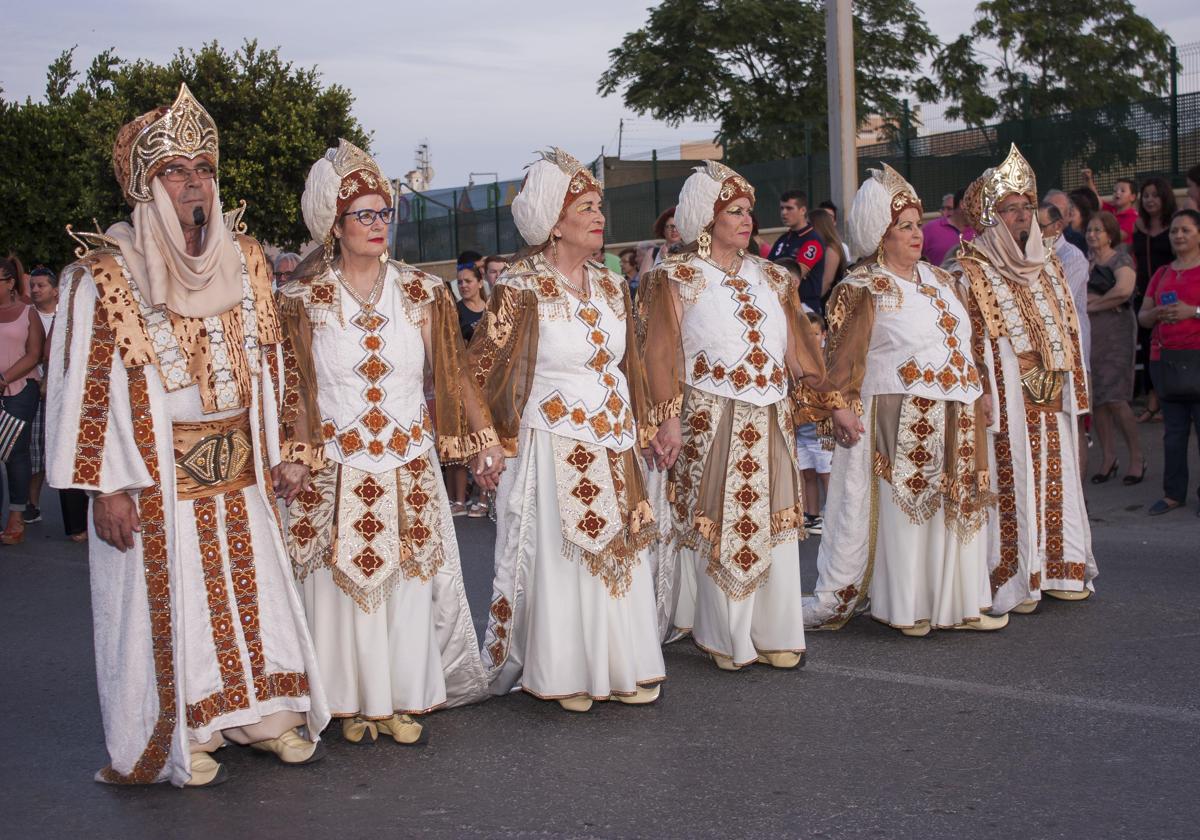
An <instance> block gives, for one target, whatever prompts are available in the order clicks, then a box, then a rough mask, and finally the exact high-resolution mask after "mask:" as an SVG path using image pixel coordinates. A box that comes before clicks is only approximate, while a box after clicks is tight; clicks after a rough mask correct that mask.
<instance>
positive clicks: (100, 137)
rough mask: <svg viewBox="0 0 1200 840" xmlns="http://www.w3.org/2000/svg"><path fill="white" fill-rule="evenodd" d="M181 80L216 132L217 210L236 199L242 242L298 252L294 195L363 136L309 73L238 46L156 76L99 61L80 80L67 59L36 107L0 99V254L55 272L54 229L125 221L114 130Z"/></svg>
mask: <svg viewBox="0 0 1200 840" xmlns="http://www.w3.org/2000/svg"><path fill="white" fill-rule="evenodd" d="M181 81H184V82H187V85H188V87H189V88H191V90H192V92H193V93H194V94H195V95H196V98H197V99H199V100H200V102H201V103H203V105H204V106H205V108H207V109H208V111H209V113H210V114H212V117H213V119H214V120H215V121H216V124H217V128H218V131H219V132H220V143H221V161H220V174H219V177H220V181H221V199H222V201H223V202H224V204H225V206H226V207H227V208H229V207H233V206H236V204H237V203H238V202H239V201H241V200H245V201H246V203H247V205H248V206H247V210H246V215H245V217H244V221H245V222H246V224H247V226H248V228H249V230H250V232H251V233H252V234H254V235H255V236H258V237H261V238H262V239H263V240H265V241H267V242H270V243H272V244H274V245H278V246H281V247H290V248H295V247H298V246H300V245H301V244H302V243H304V242H305V241H307V240H308V238H309V237H308V231H307V229H306V228H305V226H304V222H303V220H302V218H301V215H300V195H301V193H302V192H303V190H304V178H305V176H306V175H307V173H308V169H309V167H310V166H311V165H312V162H313V161H314V160H316V159H317V158H318V157H319V156H320V155H321V154H323V153H324V151H325V149H326V148H328V147H329V146H333V145H336V143H337V139H338V138H339V137H345V138H346V139H348V140H350V141H351V142H353V143H356V144H359V145H361V146H362V147H363V148H367V147H368V146H369V143H370V137H369V136H368V135H367V134H366V133H365V132H364V131H363V129H362V127H361V126H360V125H359V123H358V121H357V120H356V119H355V118H354V117H353V116H352V115H351V113H350V107H351V105H352V104H353V101H354V99H353V97H352V96H351V94H350V92H349V91H348V90H347V89H345V88H343V87H341V86H339V85H330V86H328V87H323V86H322V84H321V79H320V74H319V73H318V71H317V69H316V68H308V69H304V68H297V67H296V66H294V65H293V64H292V63H291V62H286V61H284V60H283V59H282V57H281V56H280V53H279V50H278V49H270V50H263V49H260V48H259V46H258V44H257V42H256V41H246V42H245V43H244V44H243V45H242V46H241V47H240V48H239V49H238V50H236V51H234V52H232V53H230V52H227V51H226V50H224V49H222V48H221V47H220V45H219V44H217V43H216V42H213V43H210V44H206V45H204V46H203V47H202V48H201V49H199V50H192V51H187V52H185V51H183V50H180V51H179V52H178V53H176V55H175V56H174V57H173V58H172V59H171V60H170V61H169V62H168V63H167V64H166V65H158V64H154V63H153V62H149V61H145V60H137V61H132V62H126V61H122V60H121V59H119V58H118V57H117V56H116V54H115V53H114V52H113V51H112V50H106V51H105V52H102V53H100V54H99V55H98V56H96V57H95V58H94V59H93V60H92V62H91V64H90V65H89V66H88V69H87V71H86V72H85V73H84V74H83V77H82V79H81V78H80V73H79V71H78V70H76V69H75V67H74V49H71V50H67V51H65V52H64V53H63V54H62V55H61V56H59V58H58V59H56V60H55V61H54V62H53V63H52V64H51V65H50V68H49V70H48V72H47V77H46V99H45V101H44V102H33V101H31V100H26V101H25V102H23V103H18V102H9V101H5V100H3V99H2V98H0V159H3V160H4V161H5V167H4V171H3V173H2V174H0V202H2V203H3V207H4V212H3V214H0V249H3V250H6V251H7V250H12V251H15V252H16V253H18V254H19V255H20V256H21V257H22V258H23V259H24V260H25V261H26V262H27V263H33V262H47V263H50V264H52V265H56V266H61V265H63V264H64V263H66V262H69V261H70V259H71V255H72V245H73V243H72V242H71V241H70V239H68V238H67V236H66V234H65V233H64V230H63V228H64V225H66V224H67V223H70V224H72V225H74V226H75V227H76V228H83V229H91V228H92V220H93V219H96V220H98V221H99V222H100V223H101V224H102V225H107V224H108V223H110V222H112V221H114V220H116V219H118V218H120V217H122V216H125V215H127V214H128V210H129V208H128V205H126V203H125V200H124V198H123V197H122V195H121V190H120V187H119V186H118V184H117V183H116V181H115V179H114V178H113V170H112V146H113V141H114V140H115V138H116V134H117V131H118V129H119V128H120V127H121V125H123V124H124V123H125V122H127V121H129V120H130V119H132V118H133V117H135V116H137V115H138V114H141V113H144V112H146V111H149V110H150V109H152V108H154V107H156V106H158V105H161V104H164V103H170V102H171V101H173V100H174V98H175V95H176V94H177V93H178V90H179V83H180V82H181ZM0 94H2V92H0Z"/></svg>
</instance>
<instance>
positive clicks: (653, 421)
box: [646, 394, 683, 426]
mask: <svg viewBox="0 0 1200 840" xmlns="http://www.w3.org/2000/svg"><path fill="white" fill-rule="evenodd" d="M682 410H683V394H679V395H677V396H676V397H675V398H674V399H672V400H668V401H667V402H660V403H655V404H654V405H653V406H652V407H651V408H650V414H649V416H647V418H646V422H647V423H649V424H650V425H652V426H661V425H662V424H663V421H665V420H670V419H671V418H672V417H678V416H679V414H680V412H681V411H682Z"/></svg>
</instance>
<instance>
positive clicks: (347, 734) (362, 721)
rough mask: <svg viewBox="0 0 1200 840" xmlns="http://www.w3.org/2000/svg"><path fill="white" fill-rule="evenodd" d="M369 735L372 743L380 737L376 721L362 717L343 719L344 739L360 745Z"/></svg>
mask: <svg viewBox="0 0 1200 840" xmlns="http://www.w3.org/2000/svg"><path fill="white" fill-rule="evenodd" d="M367 735H370V736H371V740H372V741H374V740H375V739H376V738H377V737H379V728H378V727H377V726H376V725H375V721H373V720H367V719H366V718H360V717H351V718H342V737H343V738H345V739H346V740H347V741H349V742H350V743H351V744H357V743H359V742H360V741H362V739H363V738H364V737H365V736H367Z"/></svg>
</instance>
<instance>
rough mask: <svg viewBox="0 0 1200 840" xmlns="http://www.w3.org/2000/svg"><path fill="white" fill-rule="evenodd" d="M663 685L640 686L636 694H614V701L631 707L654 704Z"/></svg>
mask: <svg viewBox="0 0 1200 840" xmlns="http://www.w3.org/2000/svg"><path fill="white" fill-rule="evenodd" d="M661 688H662V683H658V684H655V685H639V686H638V690H637V693H636V694H628V695H626V694H614V695H613V699H615V700H619V701H620V702H622V703H628V704H629V705H630V706H642V705H645V704H646V703H653V702H654V701H655V700H657V699H658V695H659V694H660V693H661V692H660V690H661Z"/></svg>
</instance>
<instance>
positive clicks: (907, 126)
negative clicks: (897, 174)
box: [900, 99, 912, 181]
mask: <svg viewBox="0 0 1200 840" xmlns="http://www.w3.org/2000/svg"><path fill="white" fill-rule="evenodd" d="M903 106H904V109H903V110H902V111H901V116H900V130H901V131H902V132H904V134H903V137H904V146H903V149H904V179H905V180H906V181H911V180H912V141H911V140H910V139H909V135H910V133H911V125H912V121H911V118H910V116H909V110H908V100H907V99H905V100H904V102H903Z"/></svg>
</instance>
